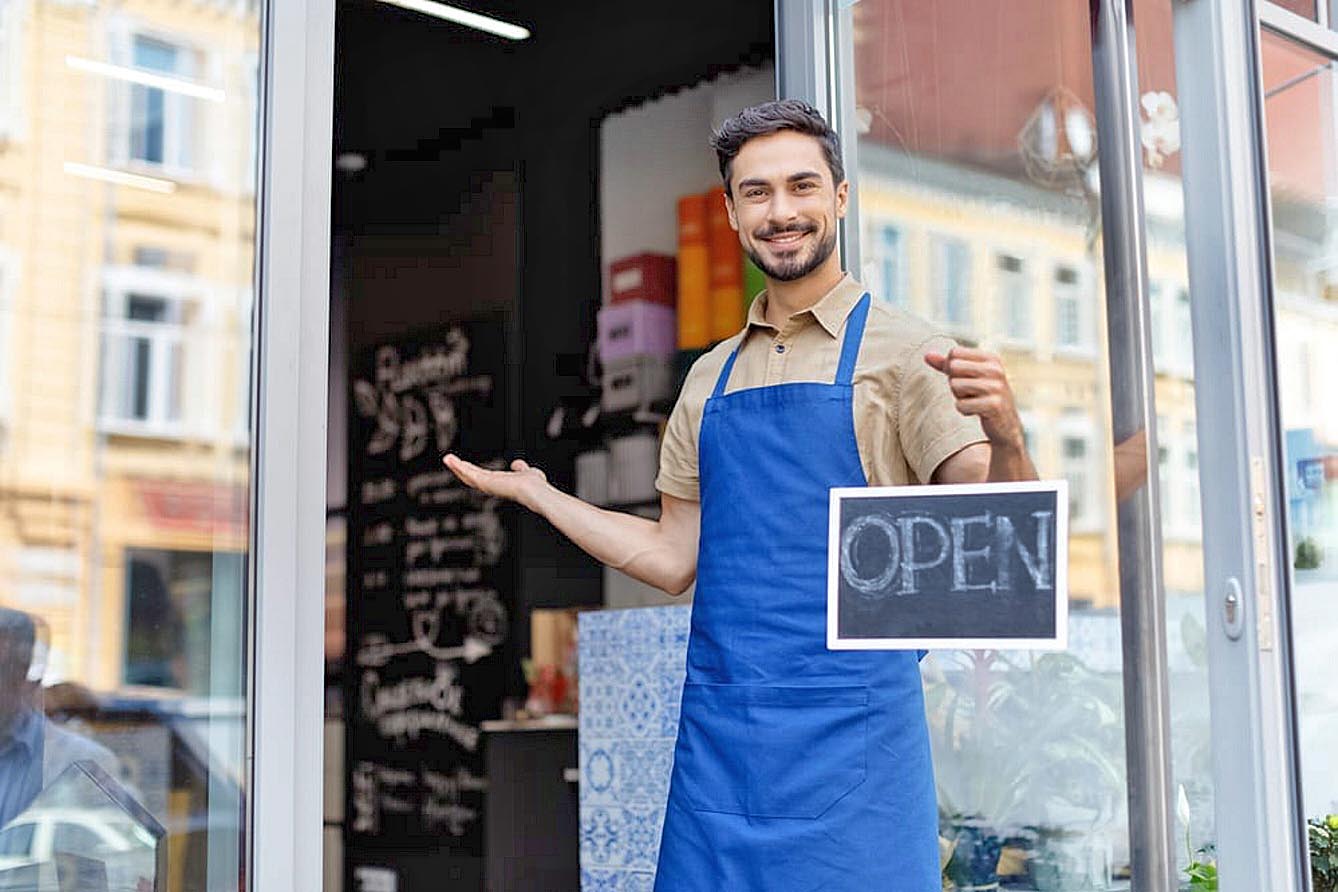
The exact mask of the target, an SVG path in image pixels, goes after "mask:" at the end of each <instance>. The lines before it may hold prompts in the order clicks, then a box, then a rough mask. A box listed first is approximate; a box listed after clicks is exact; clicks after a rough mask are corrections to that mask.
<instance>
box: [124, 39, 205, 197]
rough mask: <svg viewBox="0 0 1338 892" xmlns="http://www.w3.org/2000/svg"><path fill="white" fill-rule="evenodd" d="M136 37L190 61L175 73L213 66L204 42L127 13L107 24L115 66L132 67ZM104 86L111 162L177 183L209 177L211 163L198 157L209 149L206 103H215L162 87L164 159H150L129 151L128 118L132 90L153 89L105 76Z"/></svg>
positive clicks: (192, 75) (188, 76)
mask: <svg viewBox="0 0 1338 892" xmlns="http://www.w3.org/2000/svg"><path fill="white" fill-rule="evenodd" d="M139 38H143V39H145V40H152V41H156V42H158V43H162V44H165V45H167V46H170V47H172V48H173V49H175V50H176V51H177V52H178V53H180V54H182V57H183V58H186V59H188V60H190V64H189V65H188V66H187V68H186V69H184V70H183V69H181V68H178V69H177V71H176V72H175V74H174V75H173V76H175V77H179V78H182V79H184V80H194V79H196V78H198V77H199V76H200V73H201V72H206V73H207V72H210V71H212V70H213V65H212V61H213V59H214V55H215V54H214V53H213V52H211V51H210V50H209V49H207V48H206V47H203V46H200V45H199V44H198V43H196V42H194V41H192V40H190V39H189V38H187V37H186V36H184V35H181V34H177V33H172V32H169V31H165V30H163V29H162V28H158V27H154V26H152V25H149V24H146V23H142V22H139V21H136V20H131V19H127V18H118V19H114V20H112V22H111V23H110V24H109V25H108V43H109V49H108V55H109V57H110V59H111V61H112V62H113V63H114V64H116V65H124V66H127V67H130V68H136V67H137V66H136V65H135V41H136V39H139ZM154 73H155V74H160V73H164V72H157V71H155V72H154ZM105 89H107V90H109V91H110V96H109V99H108V114H109V122H110V132H109V133H108V140H107V155H108V157H107V161H108V163H109V164H111V165H113V166H115V167H121V168H125V169H127V170H132V171H135V172H139V173H144V174H148V175H150V176H158V177H166V178H168V179H172V180H177V181H180V182H190V183H199V182H205V181H206V180H208V179H209V178H210V175H211V172H210V169H209V167H210V165H209V164H207V163H203V161H202V156H203V155H207V154H209V153H210V146H211V141H210V139H209V136H208V131H209V129H210V120H211V115H212V113H211V110H210V109H209V106H211V105H213V103H211V102H207V101H205V100H202V99H198V98H196V97H193V96H187V95H185V94H183V93H176V92H172V91H163V160H162V161H161V162H156V161H148V160H145V159H143V158H135V157H134V156H133V155H132V146H131V140H132V133H133V129H134V128H133V122H132V117H133V115H134V106H135V103H134V96H135V91H136V90H144V89H154V88H147V87H143V86H141V85H137V84H131V83H127V82H125V81H120V80H108V81H107V82H106V84H105Z"/></svg>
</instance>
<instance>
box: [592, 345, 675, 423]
mask: <svg viewBox="0 0 1338 892" xmlns="http://www.w3.org/2000/svg"><path fill="white" fill-rule="evenodd" d="M673 376H674V370H673V360H671V359H669V358H668V357H662V356H632V357H629V358H627V359H623V360H619V361H618V362H614V363H606V364H605V365H604V382H603V384H604V390H603V393H602V394H601V396H600V400H599V405H600V408H601V409H602V410H603V411H605V412H625V411H628V410H631V409H639V408H645V407H647V406H649V405H650V404H651V403H654V402H655V401H657V400H662V399H666V398H668V397H669V395H670V394H671V393H672V390H671V388H672V387H673V380H674V378H673Z"/></svg>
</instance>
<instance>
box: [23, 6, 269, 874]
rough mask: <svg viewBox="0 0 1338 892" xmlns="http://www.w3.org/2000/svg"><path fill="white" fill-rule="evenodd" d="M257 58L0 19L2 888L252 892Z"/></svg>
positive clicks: (173, 35)
mask: <svg viewBox="0 0 1338 892" xmlns="http://www.w3.org/2000/svg"><path fill="white" fill-rule="evenodd" d="M259 47H260V18H259V5H258V3H257V2H255V0H200V2H194V3H189V4H161V3H150V2H147V0H125V2H116V3H111V2H103V0H89V2H82V3H76V4H52V3H31V2H18V3H15V2H3V0H0V504H3V505H4V509H5V510H4V511H3V512H0V676H2V677H0V889H5V888H27V889H36V888H43V889H44V888H48V887H47V886H45V885H42V884H43V883H46V882H47V880H48V879H50V878H51V877H55V878H56V879H57V880H59V881H60V882H61V883H62V884H63V885H61V886H60V888H62V889H64V888H74V886H71V885H70V883H72V882H74V880H73V879H72V877H75V876H79V877H83V878H85V879H86V880H87V881H88V882H91V883H93V885H92V886H88V888H107V889H109V890H111V889H127V890H134V892H140V890H141V889H145V888H152V889H154V890H155V892H156V890H164V892H178V890H187V889H189V890H208V892H213V890H229V892H235V890H237V889H238V888H239V887H240V885H241V880H242V857H241V856H242V826H243V824H242V818H243V815H242V803H243V791H244V778H245V762H246V759H245V754H246V749H245V727H246V701H245V690H246V664H245V659H244V640H245V636H244V630H245V628H246V603H247V597H246V591H245V584H244V579H245V575H246V565H247V558H248V556H247V538H248V537H247V525H248V508H247V505H248V492H247V488H248V467H249V462H250V450H251V439H250V434H249V431H248V427H249V425H248V420H247V413H248V408H249V402H250V393H251V389H252V385H253V382H252V380H251V372H250V365H251V364H250V346H249V345H250V335H249V331H250V320H251V303H252V296H251V294H252V279H253V272H254V241H255V231H256V230H255V226H256V208H255V202H256V196H255V177H254V172H253V168H254V167H255V164H256V160H257V154H256V142H257V134H258V129H257V127H256V123H255V118H256V113H257V109H258V107H259V106H258V102H257V99H256V91H257V87H258V79H257V76H256V68H257V59H258V55H259ZM13 60H21V64H10V63H11V62H12V61H13ZM155 828H156V829H155ZM34 878H35V879H34ZM52 881H53V882H55V881H56V880H52ZM145 882H147V883H148V885H147V886H146V885H145V884H144V883H145ZM16 884H17V885H16ZM104 884H105V886H104ZM50 888H56V887H55V886H51V887H50ZM79 888H84V887H83V886H79Z"/></svg>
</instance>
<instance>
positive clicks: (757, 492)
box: [655, 294, 941, 892]
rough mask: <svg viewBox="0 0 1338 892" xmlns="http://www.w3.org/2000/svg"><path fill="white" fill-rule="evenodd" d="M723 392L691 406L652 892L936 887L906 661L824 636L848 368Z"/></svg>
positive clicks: (909, 660) (906, 891) (857, 332)
mask: <svg viewBox="0 0 1338 892" xmlns="http://www.w3.org/2000/svg"><path fill="white" fill-rule="evenodd" d="M868 314H869V296H868V295H867V294H865V295H864V296H863V297H862V298H861V299H860V301H859V303H858V304H856V306H855V308H854V309H853V310H852V311H851V313H850V315H849V317H848V320H847V323H846V326H845V329H846V331H845V337H844V340H843V343H842V347H841V358H840V362H839V363H838V368H837V373H836V381H835V383H833V384H823V383H807V382H805V383H789V384H779V385H775V386H770V387H755V388H749V389H746V390H738V391H735V392H733V393H729V394H726V393H725V384H726V382H727V381H728V380H729V374H730V370H731V369H732V368H733V367H734V361H735V359H736V358H737V356H738V349H737V348H736V349H735V351H734V353H732V354H730V357H729V359H728V360H727V361H726V362H725V366H724V368H723V369H722V370H721V372H720V378H719V380H718V381H717V382H716V385H715V390H714V392H713V393H712V394H711V397H710V399H708V400H707V401H706V407H705V410H704V414H703V416H702V424H701V434H700V443H699V463H700V469H701V512H702V514H701V546H700V551H699V554H698V560H697V589H696V595H695V597H694V599H693V604H692V632H691V636H690V638H689V640H688V656H687V680H686V684H685V685H684V687H683V701H682V711H681V715H680V719H679V727H678V740H677V743H676V746H675V749H674V767H673V774H672V777H671V780H670V785H669V801H668V805H667V807H666V811H665V820H664V833H663V836H662V838H661V843H660V858H659V866H658V868H657V874H656V879H655V889H656V892H680V890H682V892H713V890H729V892H751V890H757V892H763V890H765V892H791V890H793V892H810V890H820V889H822V890H842V892H845V890H860V892H863V890H874V889H876V890H892V892H936V890H938V889H940V888H941V883H940V880H939V862H938V810H937V805H936V799H935V795H934V778H933V766H932V764H931V760H930V753H929V739H928V733H927V729H926V725H925V714H924V698H923V692H922V689H921V682H920V669H919V663H918V660H917V657H916V655H915V654H914V653H911V652H870V651H829V650H827V646H826V629H827V624H826V603H827V597H826V591H827V573H826V566H827V563H826V557H827V546H826V543H827V513H828V490H829V489H830V488H831V487H833V486H866V485H867V483H868V481H867V480H866V479H865V477H864V470H863V467H862V466H861V464H860V456H859V449H858V446H857V444H856V441H855V427H854V413H853V409H852V400H851V395H852V392H853V389H852V387H851V380H852V378H853V375H854V371H855V360H856V357H857V356H858V354H859V347H860V342H861V340H862V338H863V334H864V323H865V320H866V319H867V318H868Z"/></svg>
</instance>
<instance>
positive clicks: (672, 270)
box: [609, 252, 678, 307]
mask: <svg viewBox="0 0 1338 892" xmlns="http://www.w3.org/2000/svg"><path fill="white" fill-rule="evenodd" d="M677 295H678V262H677V261H676V260H675V259H674V258H673V257H671V256H669V255H668V254H653V253H650V252H646V253H644V254H633V255H631V256H630V257H620V258H619V259H617V260H615V261H613V262H612V263H610V264H609V300H610V301H612V302H613V303H623V302H624V301H629V300H647V301H650V302H652V303H657V304H664V305H665V306H666V307H672V306H674V304H675V303H676V302H677Z"/></svg>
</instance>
